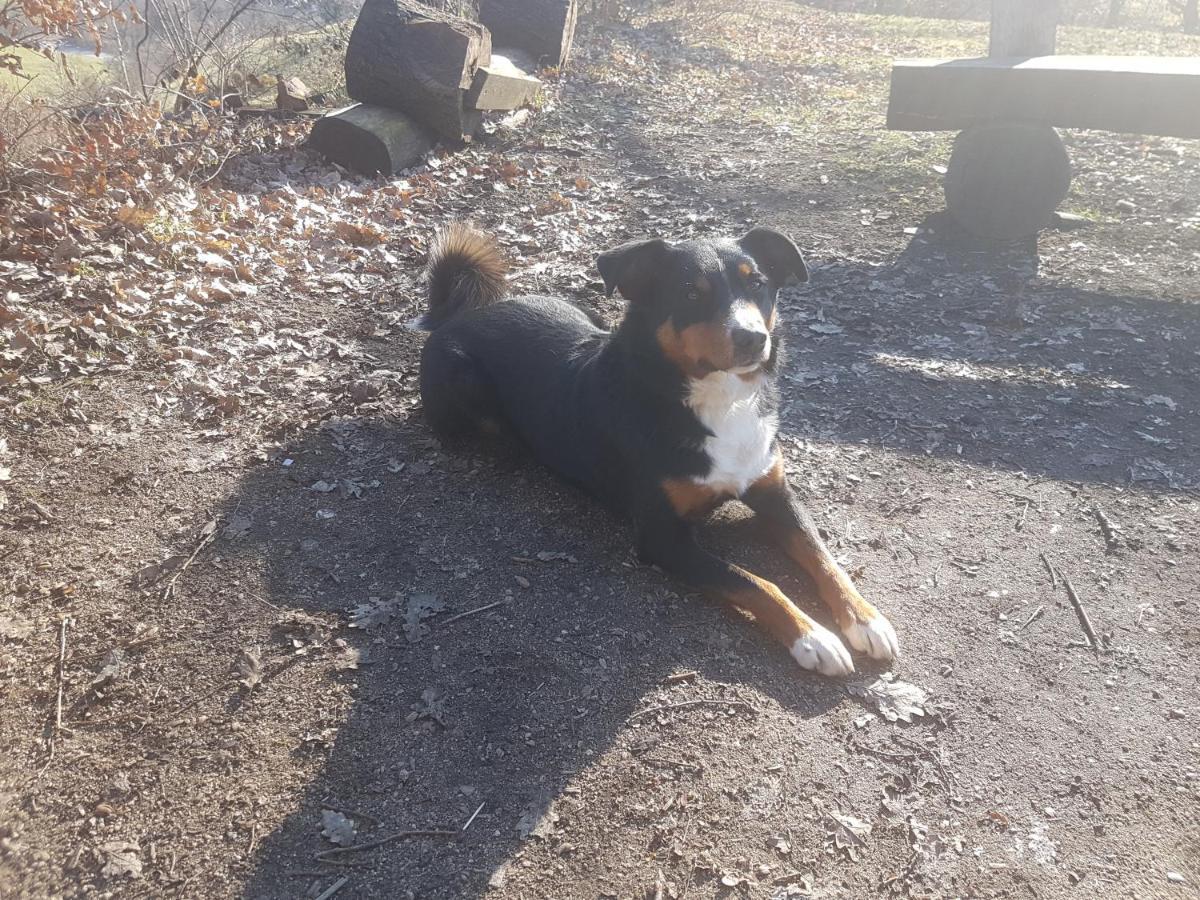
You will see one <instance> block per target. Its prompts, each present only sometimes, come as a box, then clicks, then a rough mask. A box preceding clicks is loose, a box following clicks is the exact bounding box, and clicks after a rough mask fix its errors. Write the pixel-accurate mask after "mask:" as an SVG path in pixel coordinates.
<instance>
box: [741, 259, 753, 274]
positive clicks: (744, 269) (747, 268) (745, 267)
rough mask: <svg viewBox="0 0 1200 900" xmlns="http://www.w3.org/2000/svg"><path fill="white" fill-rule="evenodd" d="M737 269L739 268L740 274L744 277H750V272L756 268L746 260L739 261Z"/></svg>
mask: <svg viewBox="0 0 1200 900" xmlns="http://www.w3.org/2000/svg"><path fill="white" fill-rule="evenodd" d="M737 269H738V274H739V275H741V276H742V277H743V278H749V277H750V273H751V272H753V271H754V269H753V268H752V267H751V265H750V263H748V262H746V261H745V260H743V261H742V262H740V263H738V267H737Z"/></svg>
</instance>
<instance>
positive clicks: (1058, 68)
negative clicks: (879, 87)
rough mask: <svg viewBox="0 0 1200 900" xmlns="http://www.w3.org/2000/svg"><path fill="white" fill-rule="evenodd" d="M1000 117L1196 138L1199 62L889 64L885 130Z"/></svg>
mask: <svg viewBox="0 0 1200 900" xmlns="http://www.w3.org/2000/svg"><path fill="white" fill-rule="evenodd" d="M1007 119H1021V120H1024V121H1027V122H1040V123H1042V124H1043V125H1055V126H1057V127H1059V128H1092V129H1100V130H1104V131H1121V132H1128V133H1130V134H1157V135H1164V136H1170V137H1181V138H1200V58H1197V57H1179V58H1171V57H1148V56H1042V57H1035V58H1033V59H954V60H949V59H905V60H897V61H896V63H895V64H894V65H893V66H892V89H891V94H890V96H889V98H888V119H887V124H888V128H893V129H897V130H900V131H957V130H959V129H961V128H966V127H967V126H969V125H973V124H975V123H978V122H989V121H997V120H1007Z"/></svg>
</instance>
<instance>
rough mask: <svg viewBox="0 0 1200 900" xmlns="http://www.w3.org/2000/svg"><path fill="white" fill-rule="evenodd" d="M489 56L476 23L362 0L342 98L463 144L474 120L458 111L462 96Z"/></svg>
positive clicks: (399, 3)
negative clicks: (394, 112) (397, 114)
mask: <svg viewBox="0 0 1200 900" xmlns="http://www.w3.org/2000/svg"><path fill="white" fill-rule="evenodd" d="M491 58H492V40H491V35H490V34H489V33H488V30H487V29H486V28H484V27H483V26H482V25H480V24H478V23H477V22H470V21H468V20H466V19H460V18H458V17H456V16H451V15H447V14H445V13H442V12H439V11H437V10H435V9H431V8H429V7H426V6H423V5H421V4H419V3H416V2H412V0H366V2H365V3H363V7H362V10H361V11H360V12H359V14H358V21H356V22H355V23H354V30H353V31H352V32H351V33H350V42H349V45H348V46H347V48H346V92H347V93H348V94H349V95H350V96H351V97H353V98H354V99H355V100H360V101H362V102H363V103H369V104H374V105H377V106H385V107H389V108H391V109H398V110H400V111H402V112H405V113H408V114H409V115H410V116H412V117H413V118H414V119H416V120H417V121H418V122H420V123H422V124H423V125H425V126H427V127H428V128H430V129H431V130H432V131H433V132H434V133H436V134H437V135H439V136H440V137H444V138H450V139H451V140H456V141H459V140H470V139H471V136H472V135H473V134H474V132H475V130H476V128H478V126H479V115H478V113H475V112H474V111H471V110H467V109H465V108H464V106H463V91H464V89H466V88H469V87H470V86H471V84H472V82H473V80H474V77H475V72H476V70H478V68H479V67H480V66H485V65H487V64H488V63H489V62H491Z"/></svg>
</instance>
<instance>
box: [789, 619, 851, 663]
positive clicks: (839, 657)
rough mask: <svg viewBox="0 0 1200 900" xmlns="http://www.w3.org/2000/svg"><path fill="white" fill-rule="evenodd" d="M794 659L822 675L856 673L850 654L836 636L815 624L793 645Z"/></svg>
mask: <svg viewBox="0 0 1200 900" xmlns="http://www.w3.org/2000/svg"><path fill="white" fill-rule="evenodd" d="M791 652H792V658H793V659H794V660H796V662H798V663H800V665H801V666H802V667H803V668H805V669H812V670H814V671H816V672H820V673H821V674H822V675H849V674H850V673H851V672H853V671H854V662H853V661H852V660H851V659H850V653H849V652H848V651H847V650H846V647H845V645H843V644H842V642H841V640H840V639H839V638H838V636H837V635H836V634H834V633H833V632H832V631H830V630H829V629H828V628H822V627H821V626H820V625H818V624H817V623H815V622H813V623H812V626H811V630H810V631H809V632H808V634H806V635H804V636H803V637H799V638H796V640H795V641H794V642H793V643H792V648H791Z"/></svg>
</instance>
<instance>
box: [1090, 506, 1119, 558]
mask: <svg viewBox="0 0 1200 900" xmlns="http://www.w3.org/2000/svg"><path fill="white" fill-rule="evenodd" d="M1092 515H1093V516H1095V517H1096V521H1097V522H1099V523H1100V533H1101V534H1103V535H1104V546H1105V547H1106V548H1107V549H1108V552H1109V553H1116V552H1117V550H1119V549H1120V548H1121V539H1120V538H1119V537H1118V536H1117V530H1116V528H1114V527H1113V523H1112V522H1110V521H1109V520H1108V516H1106V515H1105V514H1104V510H1102V509H1101V508H1100V507H1098V506H1097V507H1094V508H1093V509H1092Z"/></svg>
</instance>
